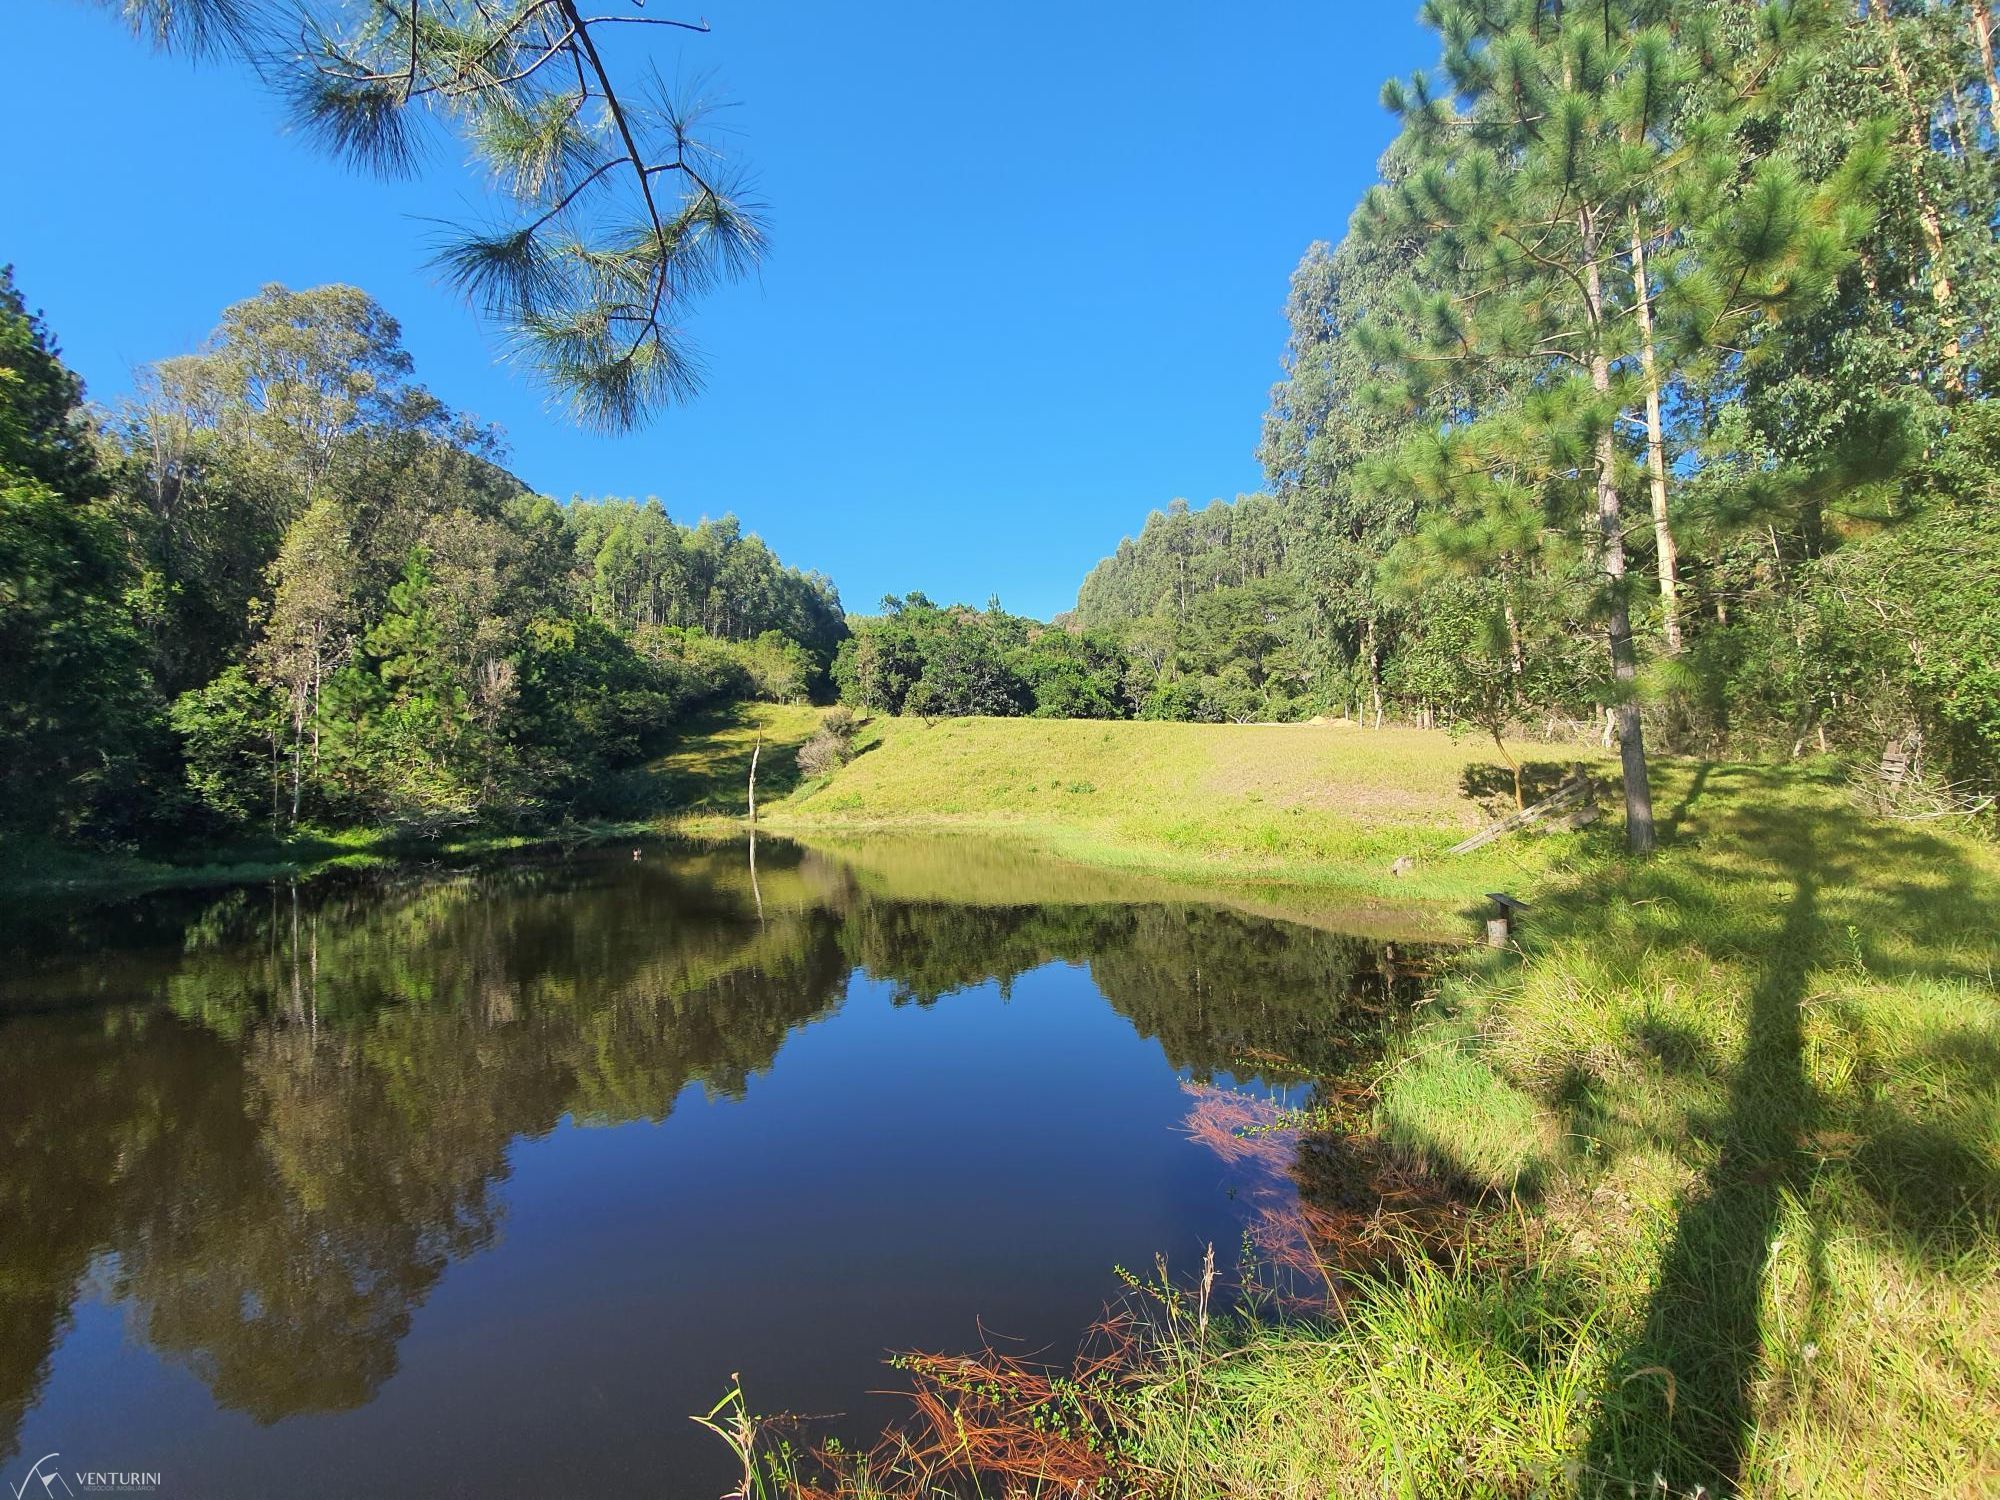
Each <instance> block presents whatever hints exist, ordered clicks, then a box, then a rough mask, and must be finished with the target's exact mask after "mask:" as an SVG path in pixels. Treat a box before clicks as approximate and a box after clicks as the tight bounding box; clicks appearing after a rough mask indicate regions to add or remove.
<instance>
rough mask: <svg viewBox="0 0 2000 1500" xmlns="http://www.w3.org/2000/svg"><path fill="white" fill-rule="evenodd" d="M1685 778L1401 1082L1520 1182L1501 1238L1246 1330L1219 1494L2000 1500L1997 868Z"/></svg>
mask: <svg viewBox="0 0 2000 1500" xmlns="http://www.w3.org/2000/svg"><path fill="white" fill-rule="evenodd" d="M1665 781H1666V786H1665V791H1666V793H1667V795H1666V797H1665V798H1664V799H1663V806H1664V808H1666V809H1669V810H1671V813H1672V815H1673V816H1674V818H1675V821H1676V836H1675V837H1674V838H1673V839H1672V840H1671V841H1670V843H1669V845H1668V847H1667V849H1666V850H1665V851H1664V852H1663V853H1662V855H1661V856H1660V857H1658V858H1657V859H1655V860H1653V861H1651V862H1648V863H1644V864H1634V863H1628V862H1625V861H1623V860H1621V859H1619V858H1618V857H1617V856H1616V855H1615V853H1614V852H1613V851H1611V850H1610V849H1609V848H1608V847H1607V848H1606V849H1605V850H1604V854H1603V858H1602V861H1601V863H1600V864H1599V865H1598V866H1597V867H1596V868H1595V869H1594V870H1592V871H1590V872H1589V873H1587V874H1585V875H1583V876H1582V877H1580V878H1575V879H1572V880H1570V881H1568V882H1562V883H1558V884H1557V886H1556V887H1555V888H1553V889H1552V890H1551V891H1550V893H1549V895H1548V899H1546V900H1545V901H1543V902H1542V903H1540V905H1539V906H1538V909H1537V910H1536V912H1535V913H1534V914H1533V915H1532V917H1531V919H1530V921H1529V923H1528V924H1527V926H1526V928H1525V931H1524V933H1523V944H1524V950H1525V951H1524V952H1523V953H1522V954H1521V955H1520V956H1519V958H1518V959H1517V960H1516V959H1507V960H1498V961H1496V960H1494V959H1491V958H1484V959H1482V960H1481V961H1480V963H1479V964H1478V965H1477V966H1476V967H1475V968H1474V969H1473V970H1472V971H1470V972H1468V973H1467V974H1466V975H1465V976H1464V977H1462V978H1461V979H1460V980H1458V981H1456V982H1455V983H1454V984H1453V985H1451V986H1450V987H1449V989H1448V990H1447V992H1446V994H1445V995H1444V996H1443V997H1441V999H1440V1001H1439V1002H1438V1003H1437V1005H1436V1007H1435V1009H1436V1010H1437V1012H1438V1013H1437V1014H1436V1015H1435V1016H1433V1017H1431V1018H1429V1019H1428V1020H1426V1021H1424V1022H1422V1023H1421V1024H1419V1025H1418V1026H1417V1027H1416V1029H1415V1030H1414V1031H1413V1032H1412V1033H1411V1034H1410V1036H1409V1037H1408V1038H1407V1039H1406V1041H1405V1042H1404V1043H1403V1045H1402V1046H1401V1047H1400V1048H1399V1049H1398V1051H1397V1054H1396V1056H1395V1057H1394V1059H1393V1060H1392V1066H1391V1071H1390V1072H1389V1074H1388V1076H1387V1077H1386V1079H1385V1080H1384V1081H1383V1084H1382V1087H1381V1089H1380V1092H1379V1101H1380V1102H1379V1106H1378V1123H1379V1124H1380V1125H1381V1127H1382V1128H1383V1129H1384V1131H1385V1132H1386V1134H1387V1135H1388V1136H1389V1138H1390V1139H1391V1140H1392V1141H1396V1142H1398V1143H1399V1144H1401V1145H1402V1146H1403V1147H1405V1148H1406V1149H1408V1150H1410V1151H1412V1152H1414V1153H1416V1154H1418V1155H1420V1156H1421V1157H1423V1158H1424V1159H1426V1160H1428V1161H1430V1162H1431V1163H1433V1164H1434V1165H1436V1166H1439V1167H1443V1168H1445V1169H1446V1170H1448V1171H1449V1172H1451V1173H1453V1174H1455V1175H1457V1176H1460V1177H1463V1178H1469V1179H1471V1180H1473V1181H1475V1182H1479V1183H1483V1184H1484V1185H1485V1186H1486V1187H1487V1189H1488V1190H1489V1191H1492V1192H1499V1193H1503V1194H1504V1193H1505V1192H1507V1191H1508V1190H1509V1189H1511V1188H1515V1187H1520V1188H1522V1189H1524V1190H1525V1189H1529V1188H1532V1189H1534V1190H1535V1191H1533V1192H1530V1193H1526V1194H1525V1196H1524V1197H1523V1198H1522V1199H1521V1201H1520V1202H1519V1204H1518V1206H1517V1207H1516V1208H1514V1209H1513V1210H1511V1211H1510V1212H1508V1213H1506V1214H1503V1215H1501V1216H1500V1217H1499V1218H1498V1219H1497V1221H1493V1222H1497V1223H1499V1224H1501V1225H1503V1226H1506V1231H1505V1234H1504V1236H1503V1238H1504V1242H1503V1243H1485V1244H1475V1245H1474V1246H1472V1247H1471V1253H1470V1254H1468V1255H1466V1256H1464V1257H1462V1258H1461V1259H1458V1260H1456V1261H1454V1262H1451V1263H1450V1264H1449V1265H1446V1266H1439V1265H1434V1264H1430V1263H1426V1262H1423V1261H1412V1262H1411V1266H1412V1271H1411V1274H1408V1275H1406V1276H1402V1277H1398V1278H1388V1279H1382V1280H1378V1281H1376V1282H1374V1283H1372V1284H1369V1285H1366V1286H1364V1288H1363V1289H1362V1290H1361V1291H1360V1292H1359V1294H1358V1295H1356V1296H1354V1297H1352V1298H1350V1299H1349V1301H1348V1303H1347V1308H1346V1317H1345V1319H1344V1320H1342V1321H1340V1322H1338V1323H1335V1324H1331V1325H1324V1324H1323V1325H1320V1326H1316V1327H1315V1326H1312V1325H1292V1326H1289V1327H1279V1328H1271V1327H1257V1328H1251V1329H1239V1330H1238V1331H1237V1332H1236V1334H1235V1335H1234V1337H1235V1338H1236V1339H1237V1340H1238V1344H1239V1347H1237V1348H1236V1349H1234V1350H1233V1351H1232V1353H1231V1357H1230V1359H1229V1360H1228V1361H1227V1374H1226V1376H1221V1377H1219V1380H1218V1383H1217V1384H1216V1385H1215V1386H1214V1387H1213V1388H1212V1394H1213V1398H1214V1399H1213V1400H1212V1401H1211V1403H1210V1406H1209V1408H1208V1409H1207V1410H1206V1411H1205V1412H1204V1414H1203V1419H1202V1424H1201V1427H1200V1432H1201V1441H1200V1442H1199V1443H1197V1444H1196V1445H1195V1446H1194V1447H1193V1448H1192V1449H1191V1450H1190V1451H1188V1452H1187V1453H1185V1454H1184V1461H1185V1463H1186V1464H1187V1465H1188V1466H1189V1467H1190V1471H1191V1472H1194V1473H1197V1474H1198V1475H1199V1476H1200V1486H1201V1487H1200V1488H1198V1489H1197V1491H1196V1492H1198V1493H1214V1494H1228V1495H1273V1496H1275V1495H1289V1494H1308V1493H1310V1494H1320V1493H1325V1494H1357V1495H1359V1494H1381V1493H1385V1492H1386V1493H1394V1494H1408V1495H1423V1496H1431V1495H1454V1494H1509V1493H1547V1494H1555V1495H1597V1494H1620V1495H1623V1494H1625V1493H1627V1492H1628V1487H1631V1488H1632V1490H1633V1492H1636V1493H1642V1494H1643V1493H1660V1494H1671V1495H1680V1496H1686V1495H1693V1494H1696V1493H1703V1494H1707V1495H1711V1496H1713V1495H1737V1494H1745V1495H1813V1496H1824V1495H1834V1496H1855V1497H1861V1496H1877V1495H1891V1494H1896V1495H1901V1494H1911V1495H1915V1494H1923V1495H1968V1496H1969V1495H1975V1494H1985V1493H1992V1492H1993V1489H1994V1487H1995V1481H1996V1478H2000V1443H1997V1442H1996V1437H1995V1434H1996V1433H2000V1421H1996V1418H2000V997H1996V993H1995V990H1994V963H1995V959H1996V957H2000V937H1996V934H2000V859H1996V856H1995V851H1994V850H1993V849H1992V848H1991V847H1990V846H1988V845H1984V844H1981V843H1978V842H1975V841H1972V840H1966V839H1960V838H1955V837H1951V836H1947V835H1943V834H1940V833H1937V832H1935V831H1931V830H1925V829H1922V828H1917V827H1911V826H1909V825H1894V824H1887V823H1881V822H1877V821H1873V820H1871V819H1869V818H1867V817H1864V816H1863V815H1862V814H1860V813H1859V812H1858V811H1856V810H1855V807H1854V805H1853V804H1852V803H1851V802H1850V801H1849V800H1848V798H1847V797H1846V795H1845V794H1844V793H1843V792H1842V790H1841V789H1840V788H1839V787H1838V786H1836V785H1834V784H1833V783H1832V781H1831V779H1830V778H1829V777H1827V776H1825V775H1824V774H1821V773H1817V772H1813V771H1809V770H1800V769H1796V768H1786V769H1775V770H1774V769H1770V768H1753V767H1718V768H1713V769H1711V770H1707V771H1701V772H1689V771H1682V772H1675V773H1670V774H1669V775H1668V776H1667V777H1666V778H1665ZM1530 1162H1532V1163H1534V1169H1533V1170H1528V1169H1526V1164H1528V1163H1530ZM1491 1233H1492V1232H1491V1231H1490V1230H1489V1231H1488V1238H1489V1239H1490V1238H1491ZM1137 1409H1138V1410H1139V1411H1140V1412H1141V1414H1142V1418H1144V1416H1145V1413H1146V1412H1147V1410H1148V1408H1147V1407H1146V1406H1145V1404H1144V1402H1143V1401H1142V1402H1141V1404H1140V1406H1139V1407H1138V1408H1137ZM1177 1430H1178V1429H1177V1428H1176V1427H1175V1426H1174V1424H1173V1423H1171V1422H1168V1421H1166V1420H1164V1419H1161V1420H1151V1419H1145V1420H1142V1422H1141V1431H1140V1435H1139V1438H1138V1439H1137V1441H1138V1442H1139V1443H1140V1444H1141V1445H1142V1446H1143V1447H1144V1448H1145V1450H1146V1451H1148V1452H1154V1451H1156V1450H1159V1449H1161V1448H1163V1447H1167V1446H1171V1445H1172V1444H1173V1443H1175V1442H1177V1441H1178V1437H1177Z"/></svg>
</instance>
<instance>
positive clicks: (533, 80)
mask: <svg viewBox="0 0 2000 1500" xmlns="http://www.w3.org/2000/svg"><path fill="white" fill-rule="evenodd" d="M101 3H103V4H104V5H106V6H107V7H108V8H111V9H114V10H116V11H118V12H120V13H122V14H123V15H124V16H125V17H126V18H127V19H128V20H129V21H130V22H131V24H132V25H133V27H134V29H135V30H136V31H137V32H138V33H139V34H140V35H142V36H144V37H146V38H148V39H149V40H151V41H152V42H154V43H155V44H156V45H159V46H161V47H164V48H168V49H173V50H179V51H184V52H190V53H194V54H196V55H207V54H216V53H228V54H234V55H237V56H241V57H243V58H246V59H248V60H250V61H251V62H252V63H253V64H254V65H255V66H256V67H257V68H258V70H259V71H260V72H261V73H262V74H263V75H264V76H265V77H266V79H267V80H268V81H269V82H270V83H271V84H272V85H273V87H275V88H276V89H277V90H278V91H279V92H280V93H281V94H282V95H283V96H284V97H285V99H286V100H287V101H288V103H289V105H290V107H291V110H292V113H293V116H294V118H295V119H296V121H297V122H298V124H299V125H300V126H301V127H302V129H303V130H304V131H305V132H306V133H307V134H308V135H309V136H310V137H311V138H313V139H314V140H316V141H317V142H318V143H319V144H320V145H321V146H322V147H324V148H325V149H326V150H327V151H329V152H330V153H331V154H333V155H334V156H335V157H337V158H339V159H341V160H343V161H346V162H348V163H350V164H352V165H355V166H357V167H360V168H362V169H364V170H367V171H370V172H373V173H376V174H379V175H381V176H385V177H394V176H401V175H406V174H408V173H410V172H411V171H413V170H414V169H415V168H416V166H417V165H418V164H419V162H420V161H421V160H422V157H423V154H424V150H425V147H426V145H427V143H428V139H429V137H431V136H432V135H434V134H437V133H443V134H446V135H449V136H452V137H455V138H456V139H457V140H458V141H459V142H461V143H462V145H463V146H464V147H465V148H466V149H468V150H469V152H470V154H471V157H472V160H473V162H474V163H475V164H476V165H477V167H478V168H479V169H480V170H481V172H482V173H483V175H484V176H485V178H486V179H487V181H488V183H489V185H490V186H491V187H492V188H493V189H494V192H495V197H496V199H497V201H498V207H497V208H496V211H495V213H494V215H493V217H492V218H491V220H490V221H489V222H486V223H482V224H474V225H460V226H455V227H452V228H450V229H448V230H447V231H446V233H445V236H444V239H443V242H442V244H441V245H440V247H439V250H438V255H437V264H438V265H439V266H440V267H441V268H442V270H443V271H444V273H445V274H446V275H447V277H448V278H449V279H450V280H451V281H452V282H453V283H454V284H455V285H456V286H457V287H458V288H459V289H460V290H461V291H463V292H464V293H465V294H466V295H467V296H468V297H469V298H470V299H471V300H472V301H473V302H474V303H475V304H476V305H477V306H478V307H480V308H481V310H482V311H483V312H484V313H485V314H486V315H487V316H489V317H490V318H492V319H493V320H495V321H496V322H497V323H498V324H499V325H500V326H501V327H502V328H503V329H504V330H505V332H506V334H507V337H508V339H509V342H510V344H511V347H512V350H513V352H514V354H515V355H516V356H517V357H518V358H520V359H522V360H523V361H524V362H526V363H527V364H529V365H530V366H532V367H533V368H534V369H535V370H536V371H537V372H538V373H539V374H540V376H541V378H542V379H543V380H544V381H545V382H546V383H547V384H548V386H549V387H550V389H551V390H552V392H553V393H554V394H555V395H556V396H557V397H558V398H559V399H560V400H561V401H563V402H564V403H565V404H566V405H567V406H568V407H569V409H570V411H571V412H572V414H573V415H574V416H575V417H576V418H577V419H578V420H579V421H581V422H583V423H584V424H586V425H588V426H591V427H595V428H599V429H605V430H622V429H626V428H630V427H632V426H635V425H636V424H638V423H640V422H641V421H643V420H644V419H645V418H647V417H648V416H649V415H651V414H652V413H653V412H655V411H656V410H657V409H658V408H659V407H661V406H662V405H664V404H668V403H671V402H674V401H679V400H683V399H685V398H687V397H688V396H690V395H691V394H692V393H693V392H694V391H695V390H696V388H697V387H698V385H699V383H700V371H699V364H698V360H697V357H696V354H695V352H694V350H693V348H692V346H691V345H690V343H689V342H688V340H687V337H686V335H685V333H684V331H683V329H682V326H681V325H682V319H683V318H684V316H685V314H686V311H687V309H688V306H689V304H690V303H692V302H693V301H694V300H695V299H696V298H698V297H699V296H701V295H702V294H703V293H705V292H708V291H710V290H712V289H713V288H714V287H716V286H717V285H718V284H720V283H723V282H726V281H729V280H733V279H735V278H738V277H740V276H742V275H744V274H745V273H746V272H748V271H749V270H750V269H751V267H753V266H754V265H755V264H756V262H757V260H758V259H759V257H760V256H761V254H762V252H763V249H764V244H765V229H764V223H763V217H762V213H761V210H760V208H759V206H758V205H757V204H756V203H755V202H754V201H753V200H752V199H751V198H750V197H749V195H748V193H747V190H746V188H745V186H744V183H743V180H742V178H741V176H740V174H738V173H737V172H735V171H734V170H733V169H732V168H731V167H730V166H729V165H728V164H727V163H726V162H725V161H724V160H723V158H722V156H721V154H720V152H719V151H718V150H717V149H716V147H715V145H714V143H713V141H712V139H711V138H710V136H709V135H708V134H707V133H705V126H706V125H707V124H708V122H709V117H710V115H711V113H712V108H713V106H712V105H711V104H709V103H706V102H702V101H689V100H683V99H678V98H676V97H675V96H674V94H673V92H672V91H671V90H670V89H669V88H668V87H667V85H666V84H665V83H664V81H663V80H662V78H661V76H660V74H659V73H658V72H657V71H652V72H649V73H647V74H645V75H644V76H642V77H639V78H637V79H632V78H624V77H620V76H617V75H616V74H615V73H614V70H613V69H612V67H611V66H610V65H609V63H608V62H607V61H606V49H605V46H604V45H603V41H604V38H605V36H606V33H608V32H610V31H612V30H614V29H616V28H619V27H627V26H636V27H643V28H667V29H671V30H680V31H697V32H699V31H706V30H707V29H708V28H707V23H706V22H700V21H682V20H675V19H671V18H667V17H663V16H655V15H648V14H645V13H644V12H643V10H642V8H641V7H642V6H643V0H606V3H607V4H609V5H610V6H611V7H612V9H611V11H610V12H609V13H607V14H588V13H586V9H585V5H584V3H583V0H101Z"/></svg>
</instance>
